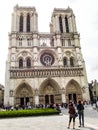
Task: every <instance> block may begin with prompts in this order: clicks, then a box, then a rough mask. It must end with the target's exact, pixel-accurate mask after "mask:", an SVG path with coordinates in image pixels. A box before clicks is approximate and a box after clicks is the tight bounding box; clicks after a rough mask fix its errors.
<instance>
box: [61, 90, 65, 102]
mask: <svg viewBox="0 0 98 130" xmlns="http://www.w3.org/2000/svg"><path fill="white" fill-rule="evenodd" d="M61 94H62V102H63V103H66V98H65V89H64V88H62V89H61Z"/></svg>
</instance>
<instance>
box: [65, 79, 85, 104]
mask: <svg viewBox="0 0 98 130" xmlns="http://www.w3.org/2000/svg"><path fill="white" fill-rule="evenodd" d="M70 100H71V101H73V102H74V103H77V101H78V100H82V91H81V87H80V85H79V83H78V82H77V81H75V80H71V81H69V83H68V84H67V86H66V101H67V103H68V102H69V101H70Z"/></svg>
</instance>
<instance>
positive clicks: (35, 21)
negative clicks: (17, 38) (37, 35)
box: [33, 13, 37, 32]
mask: <svg viewBox="0 0 98 130" xmlns="http://www.w3.org/2000/svg"><path fill="white" fill-rule="evenodd" d="M36 15H37V14H36V13H34V15H33V17H34V25H33V28H34V31H35V32H36V31H37V26H36V24H37V18H36V17H37V16H36Z"/></svg>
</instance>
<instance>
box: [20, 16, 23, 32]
mask: <svg viewBox="0 0 98 130" xmlns="http://www.w3.org/2000/svg"><path fill="white" fill-rule="evenodd" d="M19 31H20V32H23V15H21V16H20V21H19Z"/></svg>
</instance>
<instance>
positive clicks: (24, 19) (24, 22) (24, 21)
mask: <svg viewBox="0 0 98 130" xmlns="http://www.w3.org/2000/svg"><path fill="white" fill-rule="evenodd" d="M26 20H27V16H26V14H24V18H23V32H26V27H27V26H26Z"/></svg>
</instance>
